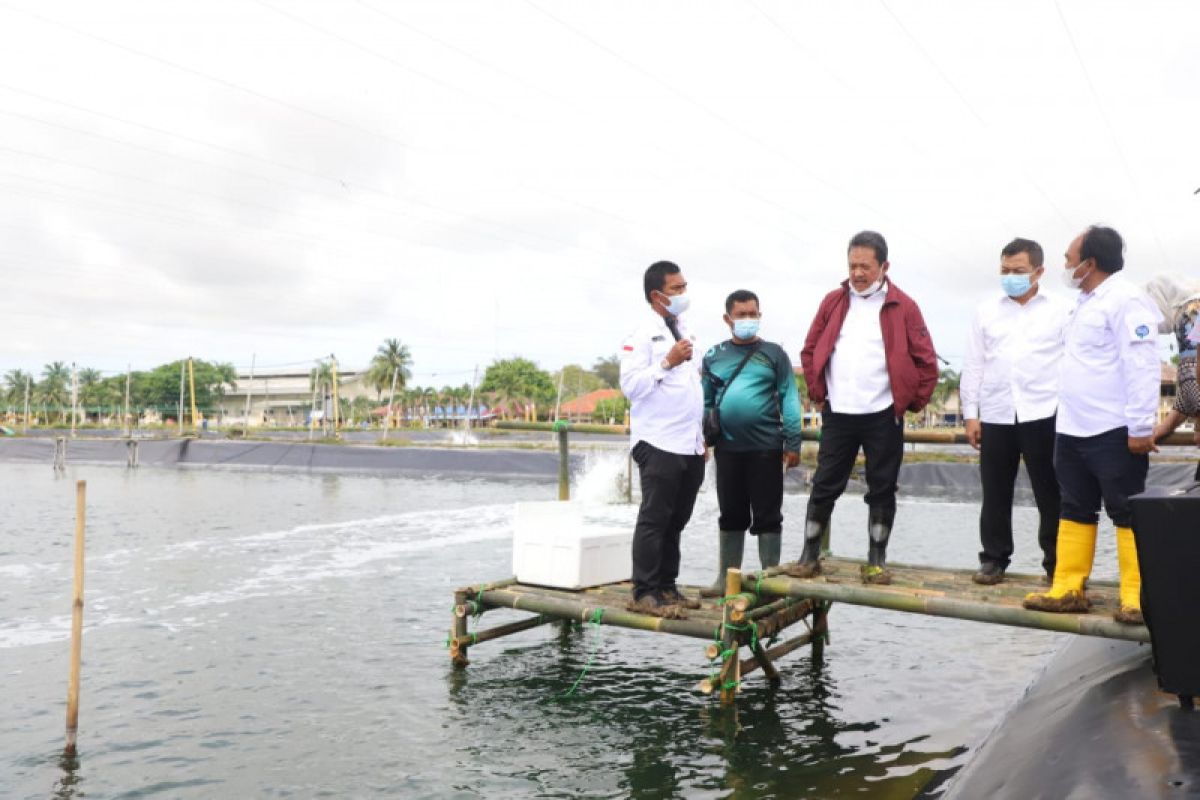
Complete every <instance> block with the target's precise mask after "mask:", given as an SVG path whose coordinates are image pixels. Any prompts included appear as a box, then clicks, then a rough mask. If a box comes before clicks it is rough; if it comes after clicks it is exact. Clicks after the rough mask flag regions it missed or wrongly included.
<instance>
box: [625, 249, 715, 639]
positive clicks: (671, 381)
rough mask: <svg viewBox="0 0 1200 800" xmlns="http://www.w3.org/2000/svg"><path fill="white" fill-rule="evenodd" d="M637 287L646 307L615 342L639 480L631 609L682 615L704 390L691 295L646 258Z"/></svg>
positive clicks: (664, 264)
mask: <svg viewBox="0 0 1200 800" xmlns="http://www.w3.org/2000/svg"><path fill="white" fill-rule="evenodd" d="M643 293H644V295H645V298H646V302H647V303H648V304H649V306H650V308H649V313H648V314H647V318H646V320H645V322H644V323H643V324H642V325H641V326H640V327H639V328H638V329H637V331H636V332H635V333H634V334H633V335H632V336H630V337H629V338H628V339H626V340H625V344H624V345H623V346H622V348H621V391H622V392H623V393H624V394H625V396H626V397H628V398H629V402H630V403H631V406H632V407H631V409H630V419H629V434H630V436H629V439H630V445H631V448H632V456H633V460H634V463H636V464H637V466H638V474H639V476H640V479H641V487H642V505H641V508H639V509H638V516H637V525H636V527H635V528H634V533H633V599H632V602H630V604H629V609H630V610H631V611H638V612H641V613H644V614H652V615H655V616H662V617H682V616H683V615H684V614H683V609H684V608H699V607H700V604H699V602H697V601H696V600H693V599H690V598H687V597H685V596H684V595H683V594H682V593H681V592H680V591H679V588H678V587H677V586H676V585H675V580H676V578H677V577H678V576H679V539H680V534H681V533H682V532H683V528H684V526H686V525H687V523H688V520H689V519H691V517H692V507H693V505H695V502H696V492H698V491H699V490H700V484H701V483H702V482H703V481H704V458H705V456H704V452H705V451H704V437H703V435H702V434H701V428H700V425H701V415H702V414H703V412H704V396H703V392H702V390H701V388H700V371H699V370H698V369H697V365H696V364H695V363H694V362H693V361H692V353H693V348H694V344H693V340H692V336H691V335H690V334H689V333H688V329H687V323H686V322H685V321H684V319H683V316H682V315H683V313H684V312H685V311H686V310H687V308H688V301H689V298H688V296H687V281H686V280H684V277H683V272H682V271H681V270H680V269H679V267H678V266H676V265H675V264H672V263H671V262H670V261H658V262H655V263H654V264H651V265H650V266H649V268H647V269H646V274H645V277H644V279H643Z"/></svg>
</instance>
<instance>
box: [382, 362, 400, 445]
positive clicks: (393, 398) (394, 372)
mask: <svg viewBox="0 0 1200 800" xmlns="http://www.w3.org/2000/svg"><path fill="white" fill-rule="evenodd" d="M399 375H400V368H399V367H395V368H393V369H392V392H391V395H390V396H389V397H388V410H387V414H385V415H384V416H383V438H384V439H385V440H386V439H387V435H388V424H389V423H390V422H391V421H392V406H393V405H394V404H395V402H396V378H397V377H398V376H399Z"/></svg>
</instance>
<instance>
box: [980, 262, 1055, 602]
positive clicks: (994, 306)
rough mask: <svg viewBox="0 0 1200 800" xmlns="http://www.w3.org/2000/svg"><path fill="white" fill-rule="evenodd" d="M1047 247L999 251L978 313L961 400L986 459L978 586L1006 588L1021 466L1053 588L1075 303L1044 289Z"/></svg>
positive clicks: (982, 479) (1044, 565)
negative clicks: (1063, 374)
mask: <svg viewBox="0 0 1200 800" xmlns="http://www.w3.org/2000/svg"><path fill="white" fill-rule="evenodd" d="M1042 260H1043V254H1042V248H1041V245H1039V244H1038V243H1037V242H1035V241H1032V240H1030V239H1013V240H1012V241H1011V242H1009V243H1008V244H1007V245H1005V247H1004V249H1003V250H1002V251H1001V252H1000V289H1001V290H1002V291H1001V292H1000V293H998V294H996V296H994V297H989V298H988V299H987V300H985V301H984V302H983V303H981V304H980V305H979V307H978V308H977V309H976V311H975V319H974V320H973V321H972V323H971V335H970V338H969V339H968V340H967V355H966V359H965V361H964V363H963V371H962V381H961V382H960V383H959V387H958V390H959V397H960V400H961V402H962V410H963V418H964V419H965V420H966V426H967V441H968V442H970V444H971V446H972V447H974V448H975V449H976V450H978V451H979V480H980V484H981V486H982V488H983V507H982V508H981V509H980V513H979V541H980V545H981V546H982V548H983V549H982V550H981V551H980V553H979V571H978V572H976V573H975V575H974V576H973V578H972V579H973V580H974V581H975V582H976V583H982V584H996V583H1000V582H1001V581H1002V580H1004V572H1005V570H1007V569H1008V564H1009V561H1010V560H1011V559H1012V554H1013V529H1012V506H1013V487H1014V484H1015V482H1016V479H1017V470H1018V468H1019V467H1020V465H1021V459H1022V458H1023V459H1024V460H1025V470H1026V472H1028V473H1029V483H1030V485H1031V486H1032V488H1033V498H1034V501H1035V502H1036V503H1037V509H1038V517H1039V524H1038V544H1039V545H1040V546H1041V548H1042V569H1043V570H1045V573H1046V577H1047V583H1049V580H1050V578H1052V577H1053V576H1054V553H1055V538H1056V536H1057V535H1058V515H1059V496H1058V479H1057V478H1056V477H1055V475H1054V416H1055V411H1056V410H1057V408H1058V362H1059V359H1060V358H1062V347H1063V331H1064V329H1065V328H1066V324H1067V319H1068V318H1069V316H1070V309H1071V307H1070V305H1069V304H1068V303H1067V302H1066V301H1065V300H1064V299H1062V298H1060V297H1059V296H1058V295H1055V294H1051V293H1049V292H1046V291H1044V290H1043V289H1042V280H1041V279H1042V276H1043V275H1044V274H1045V272H1046V270H1045V268H1044V267H1043V266H1042Z"/></svg>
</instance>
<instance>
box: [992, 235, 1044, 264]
mask: <svg viewBox="0 0 1200 800" xmlns="http://www.w3.org/2000/svg"><path fill="white" fill-rule="evenodd" d="M1020 253H1028V254H1029V263H1030V264H1032V265H1033V266H1035V267H1040V266H1042V262H1043V261H1045V254H1044V253H1042V246H1041V245H1040V244H1038V243H1037V242H1035V241H1034V240H1033V239H1022V238H1021V237H1019V236H1018V237H1017V238H1016V239H1013V240H1012V241H1011V242H1009V243H1008V244H1006V245H1004V249H1003V250H1001V251H1000V255H1001V256H1003V257H1005V258H1012V257H1013V256H1015V255H1018V254H1020Z"/></svg>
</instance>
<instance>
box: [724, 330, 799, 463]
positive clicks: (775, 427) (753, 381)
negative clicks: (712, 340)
mask: <svg viewBox="0 0 1200 800" xmlns="http://www.w3.org/2000/svg"><path fill="white" fill-rule="evenodd" d="M754 346H755V345H753V344H734V343H733V340H732V339H730V340H727V341H724V342H721V343H720V344H719V345H717V346H715V347H713V348H712V349H710V350H709V351H708V352H707V353H705V354H704V364H703V369H702V371H701V375H702V378H701V384H702V385H703V387H704V409H705V411H707V410H708V409H710V408H712V407H713V403H714V402H715V401H716V397H717V392H718V385H717V383H718V382H717V381H715V380H714V379H713V376H714V375H715V376H716V378H717V379H719V380H720V381H723V382H726V383H728V381H729V376H730V375H732V374H733V371H734V370H735V369H737V366H738V364H740V363H741V362H742V359H743V358H744V357H745V356H746V350H748V349H749V348H752V347H754ZM757 346H758V352H757V353H755V354H754V355H753V356H751V358H750V360H749V361H748V362H746V366H745V367H743V368H742V371H741V372H740V373H738V376H737V378H736V379H735V380H734V381H733V384H732V385H731V386H729V388H728V389H726V391H725V395H724V397H723V398H722V399H721V441H720V442H718V443H717V446H718V447H720V448H722V449H726V450H730V451H739V452H747V451H751V450H781V449H782V450H786V451H788V452H799V451H800V395H799V393H798V392H797V391H796V377H795V375H794V374H793V372H792V361H791V359H789V358H788V356H787V353H785V352H784V350H783V348H782V347H780V346H779V345H777V344H775V343H774V342H767V341H759V342H758V343H757Z"/></svg>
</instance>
